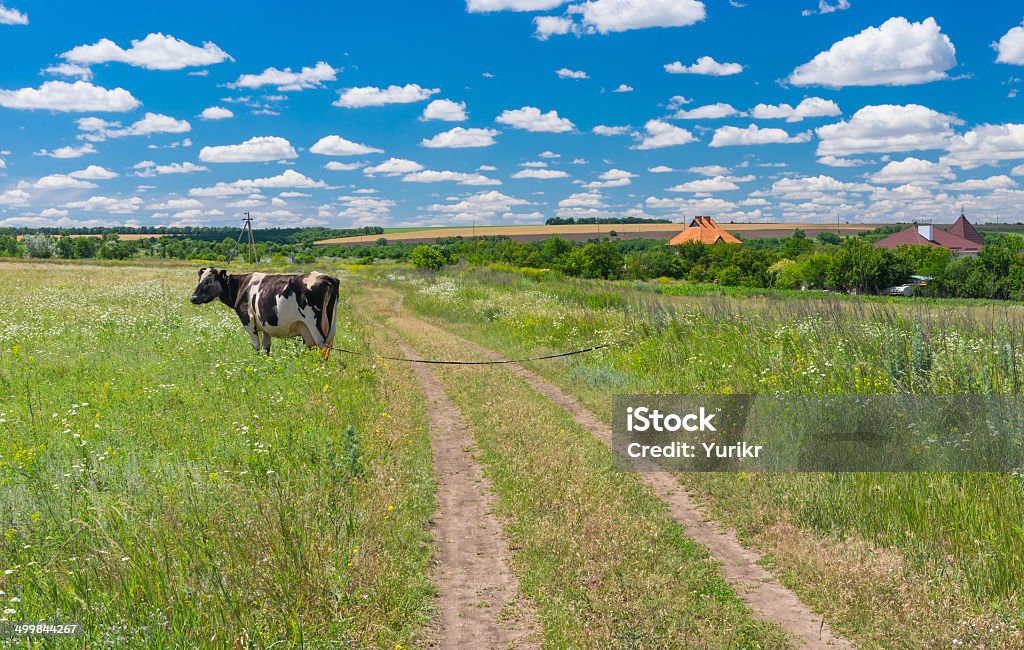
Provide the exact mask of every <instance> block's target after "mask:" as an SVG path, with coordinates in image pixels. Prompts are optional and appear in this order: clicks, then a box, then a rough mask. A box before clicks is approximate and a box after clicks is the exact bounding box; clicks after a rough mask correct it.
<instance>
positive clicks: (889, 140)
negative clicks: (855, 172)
mask: <svg viewBox="0 0 1024 650" xmlns="http://www.w3.org/2000/svg"><path fill="white" fill-rule="evenodd" d="M959 123H960V121H959V120H958V119H956V118H955V117H953V116H951V115H945V114H943V113H939V112H937V111H934V110H932V109H930V108H927V107H925V106H921V105H919V104H907V105H906V106H899V105H892V104H879V105H877V106H865V107H864V108H862V109H860V110H859V111H857V112H856V113H854V114H853V117H851V118H850V120H849V121H845V120H844V121H841V122H837V123H835V124H828V125H825V126H820V127H818V128H817V129H815V132H816V133H817V134H818V138H820V140H821V142H819V143H818V155H819V156H846V155H849V154H859V153H868V152H880V153H885V152H891V151H898V152H904V151H919V150H926V149H942V148H945V146H946V141H947V139H948V138H949V137H951V136H952V135H953V130H952V128H951V127H952V125H953V124H959Z"/></svg>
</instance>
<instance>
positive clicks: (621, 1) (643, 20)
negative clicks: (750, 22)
mask: <svg viewBox="0 0 1024 650" xmlns="http://www.w3.org/2000/svg"><path fill="white" fill-rule="evenodd" d="M573 10H574V11H578V12H579V13H580V14H581V15H582V23H583V29H584V31H586V32H588V33H589V32H595V31H596V32H597V33H599V34H608V33H609V32H625V31H628V30H631V29H646V28H648V27H685V26H687V25H693V24H694V23H698V22H700V21H702V20H704V17H705V16H706V12H705V9H704V3H703V2H698V1H697V0H591V1H590V2H584V3H583V4H579V5H573Z"/></svg>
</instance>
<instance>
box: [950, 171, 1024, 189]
mask: <svg viewBox="0 0 1024 650" xmlns="http://www.w3.org/2000/svg"><path fill="white" fill-rule="evenodd" d="M1011 187H1017V182H1016V181H1015V180H1013V179H1012V178H1010V177H1009V176H1006V175H1004V174H1000V175H999V176H989V177H988V178H972V179H971V180H967V181H961V182H959V183H950V184H949V185H947V186H946V189H950V190H956V191H963V192H987V191H991V190H1006V189H1010V188H1011Z"/></svg>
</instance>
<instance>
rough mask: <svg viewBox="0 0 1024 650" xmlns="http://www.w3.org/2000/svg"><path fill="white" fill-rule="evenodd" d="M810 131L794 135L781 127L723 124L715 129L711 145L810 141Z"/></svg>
mask: <svg viewBox="0 0 1024 650" xmlns="http://www.w3.org/2000/svg"><path fill="white" fill-rule="evenodd" d="M810 140H811V132H810V131H804V132H803V133H797V134H796V135H793V136H791V135H789V133H787V132H786V131H784V130H782V129H762V128H761V127H759V126H758V125H756V124H751V125H750V126H748V127H747V128H745V129H741V128H739V127H737V126H723V127H719V128H718V130H716V131H715V135H714V137H713V138H711V144H710V145H709V146H712V147H734V146H741V145H753V144H793V143H797V142H810Z"/></svg>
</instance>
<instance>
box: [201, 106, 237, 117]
mask: <svg viewBox="0 0 1024 650" xmlns="http://www.w3.org/2000/svg"><path fill="white" fill-rule="evenodd" d="M234 116H235V114H234V113H232V112H231V111H230V110H228V109H226V108H224V107H223V106H210V107H209V108H204V109H203V112H202V113H200V114H199V118H200V119H203V120H226V119H228V118H230V117H234Z"/></svg>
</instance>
